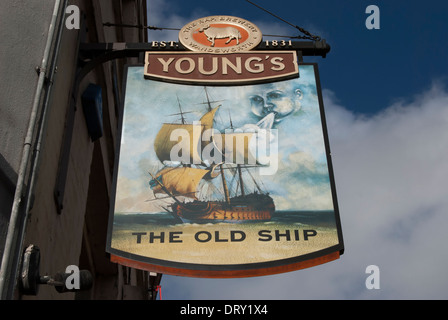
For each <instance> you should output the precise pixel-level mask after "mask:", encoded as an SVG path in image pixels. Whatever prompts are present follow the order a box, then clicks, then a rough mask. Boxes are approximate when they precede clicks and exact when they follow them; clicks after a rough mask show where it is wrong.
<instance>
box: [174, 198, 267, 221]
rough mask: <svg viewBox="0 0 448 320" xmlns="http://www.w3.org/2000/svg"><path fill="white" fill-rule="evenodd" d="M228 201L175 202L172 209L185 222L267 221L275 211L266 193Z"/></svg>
mask: <svg viewBox="0 0 448 320" xmlns="http://www.w3.org/2000/svg"><path fill="white" fill-rule="evenodd" d="M229 202H230V203H227V202H222V201H193V202H189V203H175V204H173V206H172V209H173V213H174V215H176V216H178V217H179V218H180V219H181V220H182V221H183V222H185V223H218V222H230V223H244V222H255V221H269V220H271V218H272V215H273V213H274V212H275V205H274V202H273V200H272V198H271V197H269V196H268V195H262V194H251V195H248V196H240V197H235V198H231V199H230V201H229Z"/></svg>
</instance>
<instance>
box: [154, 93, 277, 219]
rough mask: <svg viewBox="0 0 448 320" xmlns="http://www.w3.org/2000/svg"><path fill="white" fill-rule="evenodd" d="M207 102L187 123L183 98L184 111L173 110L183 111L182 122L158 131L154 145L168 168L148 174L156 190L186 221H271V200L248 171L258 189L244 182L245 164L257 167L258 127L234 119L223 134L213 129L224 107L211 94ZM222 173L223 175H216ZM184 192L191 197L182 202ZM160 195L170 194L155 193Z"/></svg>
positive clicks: (273, 208) (265, 120) (179, 216)
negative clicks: (246, 126) (242, 126)
mask: <svg viewBox="0 0 448 320" xmlns="http://www.w3.org/2000/svg"><path fill="white" fill-rule="evenodd" d="M206 93H207V91H206ZM207 101H208V111H207V112H206V113H205V114H204V115H203V116H202V117H201V118H200V120H199V121H197V122H193V123H192V124H188V123H186V122H185V118H184V117H183V114H185V113H187V112H183V111H182V108H181V106H180V103H179V110H180V113H176V114H174V115H180V116H181V123H164V124H163V125H162V127H161V129H160V131H159V132H158V134H157V136H156V138H155V140H154V150H155V153H156V156H157V157H158V159H159V160H160V162H162V164H163V165H164V167H163V168H162V169H161V170H159V171H158V172H157V174H155V175H152V174H151V173H150V174H151V177H152V180H150V181H149V184H150V187H151V189H152V191H153V193H154V195H157V194H160V193H162V194H163V195H168V197H170V198H172V199H173V200H174V203H172V204H171V205H170V208H171V210H172V211H171V213H172V214H173V216H175V217H176V218H180V219H181V220H182V221H184V222H188V221H196V222H210V221H214V222H219V221H223V222H240V221H252V220H270V219H271V216H272V214H273V212H274V211H275V204H274V202H273V199H272V198H271V197H270V196H269V195H268V194H264V193H262V192H261V190H260V188H259V186H258V184H257V182H256V181H255V180H254V179H253V177H252V175H251V174H250V172H249V170H247V172H248V173H249V174H250V175H251V177H252V180H254V183H255V185H256V187H257V189H258V190H259V192H257V191H254V192H252V193H250V191H248V190H250V189H251V188H250V185H249V187H247V184H246V182H243V174H242V169H248V168H250V167H252V166H251V165H255V166H259V163H258V161H257V159H256V155H257V149H256V148H257V144H258V140H257V139H258V131H256V130H255V129H254V128H252V127H251V129H254V130H252V131H250V132H247V131H246V132H243V131H242V130H235V129H234V128H233V124H232V121H231V119H230V124H231V130H226V131H225V133H220V132H219V131H218V130H216V129H214V128H213V126H214V121H215V115H216V113H217V111H218V109H219V108H220V106H218V107H216V108H213V109H212V108H211V104H210V101H209V100H208V95H207ZM229 116H230V114H229ZM267 120H270V119H269V118H267V119H263V121H264V122H269V121H267ZM258 128H261V127H258ZM178 129H180V130H179V131H177V132H176V130H178ZM173 140H174V141H173ZM180 154H181V155H180ZM173 156H174V157H176V159H174V158H173ZM248 165H249V166H248ZM226 172H227V174H225V173H226ZM226 175H227V177H226ZM229 175H230V176H231V177H230V179H229ZM219 176H220V177H221V179H215V178H217V177H219ZM219 180H221V181H219ZM226 180H229V182H227V181H226ZM235 183H236V186H235ZM249 183H250V181H249ZM217 184H218V185H217ZM219 184H221V186H219ZM235 187H236V190H232V188H233V189H235ZM221 188H222V190H223V192H222V191H221ZM238 189H239V192H237V191H238ZM245 189H246V190H245ZM233 194H234V195H233ZM180 196H181V197H187V198H191V199H193V201H185V200H183V201H181V199H179V197H180ZM216 196H217V198H216V199H215V197H216ZM223 196H224V197H223ZM162 198H166V197H156V199H162ZM223 198H224V199H223ZM223 200H224V201H223Z"/></svg>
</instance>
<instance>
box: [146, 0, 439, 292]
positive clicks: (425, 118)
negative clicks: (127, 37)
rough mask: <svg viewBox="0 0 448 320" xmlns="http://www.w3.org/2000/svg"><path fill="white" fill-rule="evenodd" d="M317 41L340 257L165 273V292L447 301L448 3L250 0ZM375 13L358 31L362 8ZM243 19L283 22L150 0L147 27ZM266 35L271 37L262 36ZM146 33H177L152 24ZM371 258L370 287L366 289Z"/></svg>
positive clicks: (268, 28)
mask: <svg viewBox="0 0 448 320" xmlns="http://www.w3.org/2000/svg"><path fill="white" fill-rule="evenodd" d="M255 2H256V3H257V4H259V5H260V6H263V7H264V8H266V9H268V10H271V11H272V12H274V13H275V14H277V15H279V16H281V17H282V18H283V19H285V20H287V21H289V22H291V23H293V24H294V25H298V26H301V27H303V28H305V29H307V30H308V31H310V32H311V33H313V34H317V35H320V36H321V37H323V38H325V39H326V41H327V42H328V43H329V44H330V45H331V51H330V53H329V54H328V56H327V57H326V58H325V59H322V58H311V57H308V58H307V57H305V61H309V62H318V63H319V71H320V76H321V84H322V88H323V94H324V106H325V112H326V118H327V123H328V131H329V137H330V146H331V151H332V161H333V165H334V173H335V179H336V187H337V194H338V201H339V208H340V216H341V222H342V230H343V234H344V244H345V254H344V255H343V256H342V257H341V259H339V260H337V261H334V262H331V263H328V264H325V265H322V266H318V267H314V268H311V269H305V270H300V271H296V272H291V273H286V274H281V275H275V276H266V277H261V278H247V279H234V280H229V279H226V280H220V279H219V280H211V279H197V278H181V277H172V276H167V275H164V277H163V279H162V288H163V298H164V299H353V300H357V299H447V298H448V290H447V289H446V288H448V276H447V275H446V266H447V265H448V250H446V245H445V241H446V239H447V228H448V213H447V212H448V197H447V195H446V193H447V192H446V190H448V188H447V178H446V177H447V176H448V162H447V161H446V157H447V156H446V155H447V150H448V133H447V132H448V131H447V130H446V128H447V127H448V91H447V88H446V82H447V78H446V74H447V71H448V63H446V56H447V45H446V41H444V40H445V39H446V35H445V33H446V30H448V23H447V22H446V16H447V14H448V3H446V2H442V1H433V0H430V1H426V2H424V3H422V2H421V1H403V0H401V1H379V0H378V1H373V2H372V1H359V0H344V1H329V0H327V1H323V0H317V1H308V2H303V1H300V2H299V1H297V2H292V1H285V0H278V1H275V2H272V1H267V0H259V1H255ZM370 4H375V5H377V6H378V7H379V9H380V29H379V30H368V29H367V28H366V27H365V20H366V18H367V17H368V14H366V13H365V9H366V7H367V6H368V5H370ZM218 14H222V15H233V16H238V17H242V18H246V19H248V20H249V21H252V22H253V23H255V24H256V25H258V26H259V27H260V29H261V30H262V31H263V33H264V34H274V35H288V36H294V35H297V34H298V32H297V31H296V29H294V28H292V27H291V26H289V25H287V24H285V23H282V22H281V21H279V20H277V19H275V18H274V17H272V16H270V15H268V14H266V13H265V12H263V11H261V10H259V9H257V8H256V7H254V6H252V5H251V4H249V3H248V2H247V1H244V0H240V1H236V0H229V1H222V2H210V1H180V0H176V1H174V0H173V1H162V0H149V22H148V23H149V25H153V26H158V27H171V28H181V27H182V26H183V25H185V24H186V23H188V22H190V21H192V20H195V19H197V18H200V17H205V16H209V15H218ZM265 39H275V37H274V38H267V37H266V38H265ZM150 40H174V41H176V40H177V33H176V32H175V31H166V32H165V31H151V32H150ZM369 265H377V266H378V267H379V269H380V279H381V282H380V283H381V286H380V289H379V290H368V289H367V288H366V286H365V280H366V278H367V276H368V275H367V274H366V273H365V270H366V268H367V266H369Z"/></svg>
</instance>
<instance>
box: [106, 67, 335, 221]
mask: <svg viewBox="0 0 448 320" xmlns="http://www.w3.org/2000/svg"><path fill="white" fill-rule="evenodd" d="M299 73H300V78H298V79H291V80H287V81H281V82H275V83H271V84H259V85H248V86H238V87H229V88H227V87H208V88H207V91H205V88H204V87H203V86H185V85H178V84H170V83H163V82H159V81H151V80H146V79H144V78H143V68H142V67H135V66H134V67H130V68H129V70H128V77H127V82H126V85H127V90H126V98H125V111H124V121H123V133H122V139H121V149H120V165H119V172H118V180H117V198H116V202H115V208H116V209H115V212H122V213H123V212H145V213H151V212H155V213H157V212H163V211H164V209H162V207H161V205H163V206H166V205H167V203H169V201H168V202H167V200H166V199H164V200H157V201H148V200H150V199H153V195H152V192H151V190H150V189H149V185H148V181H149V180H151V178H150V174H149V173H151V174H153V175H156V173H157V171H158V170H159V169H161V168H162V162H161V161H160V159H158V158H157V156H156V154H155V152H154V141H155V138H156V136H157V134H158V133H159V130H160V128H161V127H162V124H163V123H181V120H182V119H181V115H180V114H179V113H180V111H181V110H182V112H183V113H184V112H185V114H183V121H185V123H187V124H192V123H194V122H195V121H199V119H200V118H201V117H202V116H203V115H204V114H205V113H206V112H207V110H208V105H207V104H205V101H207V98H206V97H207V96H209V101H211V105H212V107H213V108H214V107H217V106H219V109H218V111H217V113H216V115H215V124H214V128H215V129H216V130H219V132H221V133H224V132H226V130H229V128H230V121H232V127H233V130H237V131H238V130H241V131H247V130H258V129H260V126H263V125H261V124H260V122H262V123H266V124H265V125H264V126H267V128H265V129H270V130H272V131H270V138H271V139H266V137H267V136H266V135H264V134H261V133H259V134H258V137H256V138H255V137H254V140H253V141H254V142H255V141H257V139H259V140H260V142H258V143H257V142H255V143H254V144H252V147H253V148H251V150H252V151H253V154H254V155H257V154H258V155H264V154H266V156H263V157H257V159H258V160H259V162H260V163H262V164H264V165H267V166H268V167H260V168H253V169H250V170H251V175H252V176H254V177H256V179H257V181H258V183H259V184H260V183H261V185H262V187H263V189H264V191H265V192H269V194H270V195H271V196H272V197H273V199H274V202H275V203H276V208H277V210H333V200H332V194H331V185H330V175H329V171H328V166H327V158H326V151H325V142H324V134H323V129H322V125H321V108H320V105H319V98H318V95H317V85H318V84H317V82H316V78H315V66H314V65H311V64H309V65H302V66H300V69H299ZM259 101H263V103H259ZM268 103H269V104H275V108H276V109H275V111H276V112H277V116H275V119H273V121H267V119H269V118H270V117H271V116H273V114H268V113H266V112H265V110H266V107H265V106H266V105H267V104H268ZM230 130H231V131H230V132H233V130H232V129H230ZM216 139H217V137H215V140H216ZM187 141H189V139H187ZM265 147H268V149H269V150H267V152H266V151H264V149H265ZM261 149H263V150H261ZM224 160H225V159H222V161H224ZM218 162H221V160H220V161H218ZM226 162H227V160H226ZM245 178H246V182H251V181H252V180H251V178H250V176H249V175H247V176H246V177H245ZM217 180H219V179H217ZM248 180H249V181H248ZM215 184H216V186H217V187H218V190H219V189H221V182H220V181H217V182H215ZM229 187H232V185H230V186H229ZM234 187H236V186H234ZM255 190H256V189H255V185H253V186H252V187H250V188H249V189H248V190H246V191H247V192H253V191H255ZM232 195H233V194H232ZM222 196H223V195H222ZM221 199H222V197H221Z"/></svg>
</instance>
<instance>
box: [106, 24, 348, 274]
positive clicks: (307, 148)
mask: <svg viewBox="0 0 448 320" xmlns="http://www.w3.org/2000/svg"><path fill="white" fill-rule="evenodd" d="M179 39H180V42H181V43H182V44H183V45H184V46H185V48H187V49H188V50H190V51H184V52H179V51H176V52H169V51H166V52H147V53H146V63H145V66H144V67H142V66H129V67H127V69H126V72H127V75H126V77H127V79H126V85H125V88H124V89H125V99H124V113H123V117H122V125H121V127H122V128H121V144H120V151H119V158H118V161H117V168H116V170H115V178H114V188H115V189H114V192H113V195H114V197H113V199H112V200H113V201H112V205H111V215H110V223H109V233H108V244H107V251H108V252H109V253H110V255H111V260H112V261H113V262H117V263H120V264H123V265H127V266H131V267H135V268H139V269H144V270H150V271H155V272H159V273H165V274H172V275H181V276H193V277H222V278H228V277H249V276H259V275H268V274H275V273H281V272H288V271H293V270H298V269H302V268H306V267H311V266H315V265H318V264H321V263H325V262H329V261H332V260H335V259H337V258H339V256H340V254H341V253H342V252H343V241H342V232H341V227H340V220H339V212H338V207H337V201H336V193H335V187H334V180H333V173H332V166H331V158H330V152H329V146H328V138H327V132H326V126H325V118H324V111H323V105H322V96H321V89H320V84H319V77H318V70H317V65H316V64H307V63H300V64H298V62H297V55H296V52H295V51H285V50H270V51H257V50H253V49H254V48H255V47H256V46H257V45H258V44H259V43H260V42H261V40H262V34H261V32H260V30H259V29H258V28H257V27H256V26H255V25H254V24H253V23H250V22H248V21H247V20H244V19H240V18H236V17H229V16H212V17H206V18H203V19H199V20H196V21H193V22H191V23H189V24H188V25H186V26H185V27H183V28H182V29H181V31H180V32H179Z"/></svg>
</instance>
